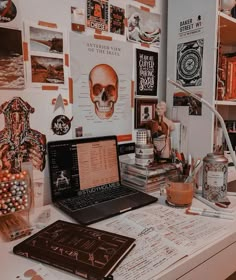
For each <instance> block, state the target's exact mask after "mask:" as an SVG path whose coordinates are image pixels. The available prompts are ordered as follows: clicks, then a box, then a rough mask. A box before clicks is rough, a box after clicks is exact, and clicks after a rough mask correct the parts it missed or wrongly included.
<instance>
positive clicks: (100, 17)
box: [87, 0, 108, 31]
mask: <svg viewBox="0 0 236 280" xmlns="http://www.w3.org/2000/svg"><path fill="white" fill-rule="evenodd" d="M87 27H90V28H93V29H96V30H100V31H108V0H88V1H87Z"/></svg>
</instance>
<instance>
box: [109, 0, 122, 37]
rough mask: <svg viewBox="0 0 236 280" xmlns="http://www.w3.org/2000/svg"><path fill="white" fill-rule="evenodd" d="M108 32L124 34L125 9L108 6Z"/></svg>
mask: <svg viewBox="0 0 236 280" xmlns="http://www.w3.org/2000/svg"><path fill="white" fill-rule="evenodd" d="M110 32H111V33H115V34H119V35H124V34H125V9H123V8H120V7H117V6H114V5H110Z"/></svg>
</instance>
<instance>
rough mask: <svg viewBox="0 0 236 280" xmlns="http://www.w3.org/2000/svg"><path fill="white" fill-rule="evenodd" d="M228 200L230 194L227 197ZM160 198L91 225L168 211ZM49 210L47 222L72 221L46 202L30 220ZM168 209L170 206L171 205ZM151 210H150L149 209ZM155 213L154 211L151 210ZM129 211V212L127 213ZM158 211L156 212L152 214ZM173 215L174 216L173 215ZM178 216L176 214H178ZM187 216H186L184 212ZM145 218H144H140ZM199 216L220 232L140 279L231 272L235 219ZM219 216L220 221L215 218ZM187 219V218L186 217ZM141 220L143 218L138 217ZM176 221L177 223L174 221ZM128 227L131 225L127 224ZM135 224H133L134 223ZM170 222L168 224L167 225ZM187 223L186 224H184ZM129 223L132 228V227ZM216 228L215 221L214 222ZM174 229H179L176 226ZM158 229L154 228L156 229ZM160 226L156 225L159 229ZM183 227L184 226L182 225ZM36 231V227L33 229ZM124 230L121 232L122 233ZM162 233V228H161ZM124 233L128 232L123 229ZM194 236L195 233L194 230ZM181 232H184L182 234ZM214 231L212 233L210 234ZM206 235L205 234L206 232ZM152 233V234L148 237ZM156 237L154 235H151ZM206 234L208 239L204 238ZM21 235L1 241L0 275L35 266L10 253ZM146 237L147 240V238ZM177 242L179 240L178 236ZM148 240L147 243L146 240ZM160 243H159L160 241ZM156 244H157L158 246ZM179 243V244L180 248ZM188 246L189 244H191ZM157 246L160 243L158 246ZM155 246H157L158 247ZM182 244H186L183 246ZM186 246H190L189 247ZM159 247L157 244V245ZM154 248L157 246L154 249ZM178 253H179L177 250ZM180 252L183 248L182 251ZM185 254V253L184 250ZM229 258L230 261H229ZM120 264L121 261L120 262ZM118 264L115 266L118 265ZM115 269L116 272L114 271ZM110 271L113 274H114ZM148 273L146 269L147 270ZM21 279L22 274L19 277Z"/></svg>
mask: <svg viewBox="0 0 236 280" xmlns="http://www.w3.org/2000/svg"><path fill="white" fill-rule="evenodd" d="M230 200H231V197H230ZM232 200H235V203H236V197H235V198H234V197H232ZM161 204H162V202H161V200H160V199H159V202H158V203H154V204H152V205H150V206H146V207H143V208H142V209H138V210H135V211H130V212H127V213H124V214H122V215H119V216H116V217H113V218H111V219H108V220H105V221H102V222H99V223H97V224H95V225H93V226H94V227H98V228H103V229H107V230H110V229H112V227H110V226H111V225H112V224H114V223H116V226H117V223H120V225H123V223H124V222H125V220H126V219H130V220H129V223H130V221H131V218H132V219H134V217H135V218H136V219H137V220H138V219H140V217H141V216H139V215H141V214H143V216H144V217H145V213H146V214H147V213H148V212H151V211H154V210H155V211H159V210H161V211H162V213H163V211H164V212H165V211H167V212H166V213H168V214H170V213H171V212H170V208H171V207H168V206H166V205H164V204H163V205H161ZM193 205H194V206H198V207H199V206H202V204H201V202H199V201H197V200H195V199H194V201H193ZM46 210H48V211H50V218H49V220H48V221H47V224H50V223H52V222H54V221H56V220H58V219H62V220H67V221H72V220H71V219H70V218H69V217H68V216H67V215H65V214H63V213H62V212H61V211H59V210H57V209H55V208H54V207H53V206H51V205H48V206H44V207H41V208H36V209H34V211H32V214H31V224H32V225H34V224H35V222H36V220H37V218H38V217H39V215H41V214H42V212H43V211H46ZM171 210H172V209H171ZM173 211H174V212H173V213H176V215H181V216H188V215H185V214H184V209H173ZM153 213H154V212H153ZM155 213H157V212H155ZM131 214H132V215H131ZM156 215H158V214H156ZM176 217H177V216H176ZM179 217H180V216H179ZM188 217H189V216H188ZM144 219H145V218H144ZM157 219H159V221H163V220H165V217H164V215H162V216H161V213H160V217H157ZM198 219H200V220H199V224H200V223H201V222H200V221H201V220H204V222H206V221H207V223H208V224H209V225H210V224H211V225H214V224H218V226H219V225H222V227H225V231H224V232H223V231H222V234H221V236H217V235H216V236H214V238H212V240H211V239H209V236H208V237H206V240H208V241H207V242H206V240H205V238H204V237H202V240H201V236H200V237H199V238H198V237H197V239H198V244H196V246H195V247H193V248H195V249H194V250H193V251H194V252H191V253H189V252H188V254H187V255H188V256H185V257H183V258H182V259H180V260H178V261H177V262H175V263H172V264H171V265H170V266H169V267H167V268H166V269H164V270H163V271H161V272H160V273H158V274H157V275H155V276H152V277H151V278H143V276H142V277H141V278H140V279H145V280H148V279H154V280H156V279H161V280H173V279H181V280H187V279H191V280H194V279H206V275H207V279H214V280H218V279H219V280H223V279H225V278H226V277H228V276H229V275H230V274H232V273H233V272H234V271H236V262H235V261H234V260H235V259H236V223H235V220H232V221H231V220H222V219H216V218H208V217H198ZM235 219H236V214H235ZM219 220H220V221H219ZM151 221H154V220H152V219H151V220H150V224H149V225H150V226H151ZM186 221H187V220H186ZM142 223H143V221H142ZM140 224H141V222H140V223H139V225H138V226H140ZM160 224H161V222H160V223H158V225H160ZM158 225H153V226H158ZM176 225H177V223H176ZM130 226H131V227H132V225H130ZM135 226H136V225H134V227H135ZM169 226H171V225H169ZM188 226H189V224H188ZM134 227H132V228H134ZM216 228H217V225H216ZM115 229H116V227H114V228H113V230H115ZM176 229H177V230H179V229H178V228H177V226H176ZM209 229H211V230H212V227H211V226H210V227H209ZM157 230H158V229H157ZM161 230H162V229H160V231H161ZM186 230H187V229H186ZM34 232H36V231H34ZM123 233H124V232H122V234H123ZM162 233H163V232H162ZM127 234H128V232H127ZM194 234H195V236H197V235H196V233H194ZM183 235H184V234H183ZM213 235H214V234H213ZM206 236H207V234H206ZM153 237H154V236H153V235H152V238H153ZM155 238H156V237H155ZM207 238H208V239H207ZM22 240H23V239H19V240H16V241H11V242H3V241H1V250H0V260H1V261H0V269H1V279H4V280H12V279H19V278H16V277H17V276H18V275H20V274H22V273H23V272H24V271H26V270H27V269H29V268H32V267H34V266H36V265H37V264H38V263H37V262H35V261H33V260H30V259H25V258H23V257H20V256H16V255H14V254H13V253H12V248H13V246H14V245H15V244H17V243H19V242H21V241H22ZM149 241H150V242H153V240H151V238H150V237H149ZM149 241H148V242H149ZM178 242H179V240H178ZM201 242H202V244H203V246H201V244H200V243H201ZM147 244H148V243H147ZM160 244H162V243H160ZM160 244H159V246H160ZM139 245H140V241H139V239H137V246H136V247H137V249H136V248H135V249H133V250H134V251H135V250H138V247H139ZM184 246H186V244H184ZM184 246H183V248H184ZM191 246H192V245H191ZM160 247H161V246H160ZM160 247H159V248H160ZM185 248H188V247H187V246H186V247H185ZM189 248H190V247H189ZM160 250H161V248H160ZM157 251H158V250H157ZM143 252H144V253H143V254H145V249H143ZM156 253H157V252H156V251H155V252H153V256H156V255H155V254H156ZM177 253H179V256H181V254H180V253H181V250H180V251H179V252H177ZM182 254H183V252H182ZM184 255H186V254H184ZM131 258H132V256H131V255H128V256H127V257H126V259H125V260H126V261H127V262H128V261H129V260H130V259H131ZM230 260H232V261H230ZM122 265H123V262H122V264H121V265H120V266H122ZM120 266H119V267H120ZM44 267H45V268H46V269H47V270H48V271H49V272H51V273H52V274H53V275H55V277H56V279H58V280H64V279H66V280H72V279H80V278H79V277H77V276H75V275H73V274H70V273H67V272H65V271H62V270H59V269H56V268H53V267H50V266H48V265H44ZM135 269H136V268H134V270H133V272H134V275H135ZM115 273H116V272H115ZM115 273H114V276H115V275H116V274H115ZM147 275H148V273H147ZM114 278H115V280H116V279H117V278H118V279H122V280H131V279H133V277H131V276H129V278H126V279H124V278H120V277H114ZM22 279H25V278H22ZM135 279H137V280H138V279H139V278H137V276H135Z"/></svg>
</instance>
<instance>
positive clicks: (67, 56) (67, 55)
mask: <svg viewBox="0 0 236 280" xmlns="http://www.w3.org/2000/svg"><path fill="white" fill-rule="evenodd" d="M65 65H66V66H67V67H69V54H68V53H65Z"/></svg>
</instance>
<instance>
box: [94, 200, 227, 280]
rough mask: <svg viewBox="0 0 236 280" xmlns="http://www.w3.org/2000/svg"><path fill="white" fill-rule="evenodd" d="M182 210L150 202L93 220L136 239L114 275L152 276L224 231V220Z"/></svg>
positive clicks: (131, 278) (134, 278)
mask: <svg viewBox="0 0 236 280" xmlns="http://www.w3.org/2000/svg"><path fill="white" fill-rule="evenodd" d="M183 211H184V210H183V209H176V208H171V207H167V206H164V205H159V204H155V205H154V204H153V205H150V206H146V207H144V208H141V209H138V210H136V211H131V212H127V213H125V214H123V215H120V216H117V217H114V218H112V219H109V220H105V221H103V222H100V223H99V224H96V227H98V228H101V229H105V230H108V231H113V232H116V233H120V234H125V235H128V236H131V237H134V238H136V239H137V242H136V244H137V245H136V247H135V248H134V249H133V250H132V251H131V252H130V253H129V255H128V257H127V258H125V259H124V260H123V262H122V263H121V265H120V266H119V267H118V268H117V269H116V270H115V272H114V274H113V275H114V278H115V279H116V280H117V279H118V280H122V279H129V280H143V279H145V280H149V279H153V277H154V276H155V275H157V274H159V273H160V272H161V271H163V270H164V269H166V268H167V267H169V266H170V265H172V264H174V263H175V262H176V261H178V260H180V259H182V258H183V257H185V256H187V255H190V254H191V253H193V252H195V251H197V250H199V249H201V248H202V247H204V246H206V245H207V244H210V243H211V242H213V241H214V240H215V239H217V238H219V237H221V236H223V235H224V234H226V233H227V229H226V226H225V225H227V222H226V221H225V220H223V221H222V220H220V219H214V218H213V220H212V218H207V217H196V216H190V215H183ZM209 221H211V222H209ZM212 221H214V222H212Z"/></svg>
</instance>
